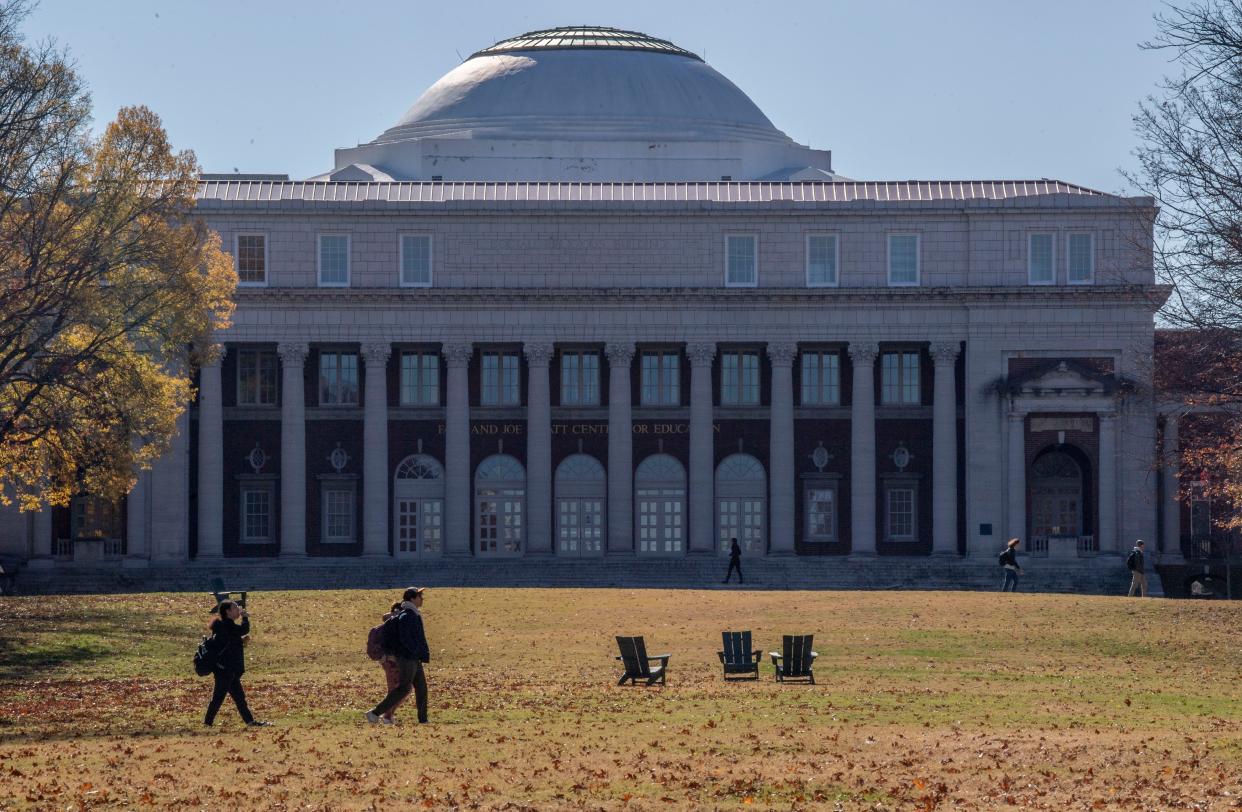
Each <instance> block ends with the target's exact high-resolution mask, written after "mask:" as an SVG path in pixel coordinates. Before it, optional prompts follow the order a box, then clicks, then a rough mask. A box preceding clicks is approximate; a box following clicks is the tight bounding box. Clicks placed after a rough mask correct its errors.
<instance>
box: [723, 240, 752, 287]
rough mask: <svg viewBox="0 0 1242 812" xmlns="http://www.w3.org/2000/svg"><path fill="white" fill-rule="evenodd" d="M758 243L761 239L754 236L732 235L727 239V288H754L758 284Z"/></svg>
mask: <svg viewBox="0 0 1242 812" xmlns="http://www.w3.org/2000/svg"><path fill="white" fill-rule="evenodd" d="M758 241H759V238H758V237H756V236H754V235H753V234H730V235H728V236H726V237H725V286H726V287H730V288H753V287H755V285H756V284H758V280H759V269H758V263H757V262H756V257H757V255H758V251H757V250H756V246H757V243H758Z"/></svg>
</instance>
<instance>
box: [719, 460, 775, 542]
mask: <svg viewBox="0 0 1242 812" xmlns="http://www.w3.org/2000/svg"><path fill="white" fill-rule="evenodd" d="M767 502H768V478H767V475H766V473H765V472H764V470H763V463H761V462H759V460H757V459H755V458H754V457H752V456H751V455H749V454H731V455H730V456H728V457H725V458H724V459H723V460H722V461H721V463H720V465H718V466H716V532H717V538H718V539H719V542H720V544H719V547H720V552H721V554H723V555H728V554H729V550H730V548H731V546H732V545H731V544H730V541H731V540H732V539H737V543H738V545H739V546H741V548H742V554H743V555H763V554H765V553H766V552H767V550H768V547H767Z"/></svg>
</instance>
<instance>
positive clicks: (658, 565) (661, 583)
mask: <svg viewBox="0 0 1242 812" xmlns="http://www.w3.org/2000/svg"><path fill="white" fill-rule="evenodd" d="M1022 565H1023V567H1024V568H1025V571H1026V572H1025V575H1024V576H1023V579H1022V583H1021V588H1022V591H1024V592H1065V593H1076V594H1088V595H1091V594H1113V595H1118V594H1120V595H1124V594H1125V591H1126V588H1127V586H1128V584H1129V575H1128V573H1127V572H1126V570H1125V565H1124V564H1123V563H1122V560H1121V559H1120V558H1118V557H1101V558H1097V559H1079V560H1076V561H1070V562H1062V561H1058V562H1050V561H1047V560H1039V559H1031V558H1027V559H1025V560H1024V561H1023V562H1022ZM727 566H728V559H724V558H717V557H715V556H687V557H685V558H672V559H646V558H632V557H627V558H620V557H609V558H603V559H595V560H590V559H576V560H575V559H564V558H556V557H554V556H527V557H524V558H516V559H507V560H479V559H475V558H445V559H440V560H433V561H417V560H414V561H397V560H394V559H361V558H353V559H329V558H306V559H301V560H297V561H281V560H279V559H227V560H224V561H217V562H214V563H208V562H197V561H195V562H173V563H152V564H151V565H149V566H146V567H131V566H121V565H120V564H114V565H104V566H100V565H94V566H92V567H90V568H87V567H74V566H72V565H67V566H56V567H53V568H48V569H24V570H22V571H21V573H20V574H19V575H18V578H17V590H16V591H17V593H18V594H27V595H33V594H87V593H129V592H201V591H206V590H207V589H208V587H209V585H210V583H211V581H212V579H213V578H215V577H217V576H218V577H220V578H223V579H224V583H225V585H226V586H227V587H228V588H230V589H248V590H286V589H389V588H394V589H395V588H400V587H404V586H410V585H417V586H429V587H510V588H537V587H582V588H610V587H611V588H626V589H644V588H645V589H740V588H742V587H739V586H738V585H737V584H736V582H734V583H733V584H730V585H729V586H724V585H722V584H721V579H722V578H723V576H724V573H725V569H726V568H727ZM742 567H743V570H744V571H745V573H746V584H745V587H744V588H746V589H875V590H883V589H930V590H973V591H987V590H996V589H998V588H999V586H1000V583H1001V581H1002V580H1003V577H1002V573H1001V570H1000V568H999V567H998V566H997V564H996V562H995V560H994V559H993V558H992V557H990V556H989V557H987V558H957V557H952V558H939V557H933V558H895V557H876V558H848V557H837V556H823V557H772V558H762V559H751V560H744V561H743V564H742ZM1149 580H1150V581H1151V582H1152V583H1153V585H1157V584H1158V582H1159V579H1158V578H1157V577H1156V576H1155V574H1154V573H1153V575H1152V577H1151V578H1150V579H1149Z"/></svg>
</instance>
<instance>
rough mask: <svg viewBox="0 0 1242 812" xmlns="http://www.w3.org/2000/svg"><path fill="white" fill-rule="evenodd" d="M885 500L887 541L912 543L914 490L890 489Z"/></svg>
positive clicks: (903, 488) (904, 488)
mask: <svg viewBox="0 0 1242 812" xmlns="http://www.w3.org/2000/svg"><path fill="white" fill-rule="evenodd" d="M886 493H887V497H886V499H885V503H886V510H885V514H886V516H887V529H888V533H887V535H888V540H889V541H914V488H910V487H905V486H901V487H890V488H888V490H887V492H886Z"/></svg>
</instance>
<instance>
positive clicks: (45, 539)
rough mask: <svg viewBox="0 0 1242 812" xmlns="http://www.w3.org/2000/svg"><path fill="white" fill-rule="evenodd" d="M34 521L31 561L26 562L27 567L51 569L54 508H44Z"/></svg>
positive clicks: (35, 516) (31, 530) (37, 513)
mask: <svg viewBox="0 0 1242 812" xmlns="http://www.w3.org/2000/svg"><path fill="white" fill-rule="evenodd" d="M32 519H33V522H32V524H33V526H32V527H31V529H30V532H31V534H32V536H33V537H32V538H31V540H30V541H31V544H30V556H31V558H30V560H29V561H27V562H26V566H28V567H33V568H42V567H50V566H52V564H53V560H52V508H51V507H44V508H43V509H42V510H40V511H38V512H36V513H35V514H34V516H33V517H32Z"/></svg>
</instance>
